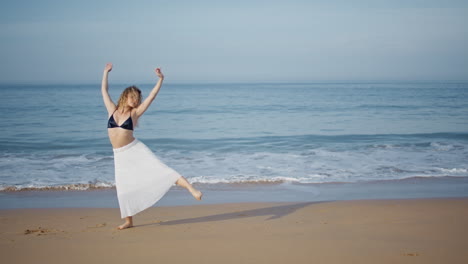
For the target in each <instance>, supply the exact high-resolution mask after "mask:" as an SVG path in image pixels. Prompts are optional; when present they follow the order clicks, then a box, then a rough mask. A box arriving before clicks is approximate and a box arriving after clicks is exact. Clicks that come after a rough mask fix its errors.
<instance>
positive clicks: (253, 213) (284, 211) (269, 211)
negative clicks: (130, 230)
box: [138, 201, 332, 226]
mask: <svg viewBox="0 0 468 264" xmlns="http://www.w3.org/2000/svg"><path fill="white" fill-rule="evenodd" d="M325 202H332V201H319V202H304V203H296V204H287V205H279V206H273V207H266V208H258V209H252V210H245V211H235V212H231V213H223V214H216V215H208V216H201V217H194V218H186V219H179V220H171V221H165V222H160V223H153V224H143V225H138V226H147V225H180V224H194V223H205V222H214V221H223V220H230V219H239V218H247V217H257V216H270V218H268V219H266V220H265V221H268V220H273V219H278V218H281V217H283V216H285V215H288V214H292V213H294V212H295V211H297V210H299V209H301V208H304V207H306V206H309V205H314V204H319V203H325Z"/></svg>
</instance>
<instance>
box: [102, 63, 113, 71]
mask: <svg viewBox="0 0 468 264" xmlns="http://www.w3.org/2000/svg"><path fill="white" fill-rule="evenodd" d="M110 71H112V63H107V64H106V67H105V68H104V72H110Z"/></svg>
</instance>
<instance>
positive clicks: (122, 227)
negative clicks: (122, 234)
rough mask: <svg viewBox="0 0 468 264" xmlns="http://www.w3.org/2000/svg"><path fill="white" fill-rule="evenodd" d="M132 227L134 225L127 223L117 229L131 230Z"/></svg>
mask: <svg viewBox="0 0 468 264" xmlns="http://www.w3.org/2000/svg"><path fill="white" fill-rule="evenodd" d="M130 227H133V224H132V223H129V222H125V224H123V225H119V227H117V229H119V230H122V229H125V228H130Z"/></svg>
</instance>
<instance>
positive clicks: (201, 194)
mask: <svg viewBox="0 0 468 264" xmlns="http://www.w3.org/2000/svg"><path fill="white" fill-rule="evenodd" d="M192 195H193V197H195V199H197V200H198V201H200V200H201V198H202V196H203V193H202V192H200V191H199V190H194V191H192Z"/></svg>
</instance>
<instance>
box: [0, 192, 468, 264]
mask: <svg viewBox="0 0 468 264" xmlns="http://www.w3.org/2000/svg"><path fill="white" fill-rule="evenodd" d="M122 223H123V220H121V219H120V212H119V209H118V208H47V209H40V208H34V209H3V210H0V237H1V239H0V254H1V256H2V260H3V262H4V263H51V264H53V263H103V262H109V263H128V262H129V261H131V262H134V263H150V262H151V263H157V262H159V263H188V262H191V263H468V251H467V250H466V248H467V246H468V229H467V228H466V225H467V223H468V198H437V199H401V200H354V201H320V202H300V203H290V202H289V203H226V204H208V205H205V204H203V205H190V206H172V207H151V208H149V209H147V210H145V211H143V212H141V213H139V214H137V215H136V216H134V227H132V228H129V229H125V230H117V229H116V227H117V226H118V225H120V224H122Z"/></svg>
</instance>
